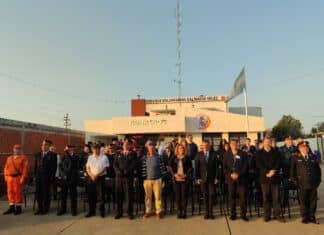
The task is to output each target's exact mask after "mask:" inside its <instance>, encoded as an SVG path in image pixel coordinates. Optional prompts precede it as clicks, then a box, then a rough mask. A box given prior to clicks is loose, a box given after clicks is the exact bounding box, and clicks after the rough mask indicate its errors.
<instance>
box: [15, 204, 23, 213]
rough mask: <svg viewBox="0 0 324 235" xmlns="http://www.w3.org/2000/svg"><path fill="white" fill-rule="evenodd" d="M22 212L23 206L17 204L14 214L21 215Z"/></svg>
mask: <svg viewBox="0 0 324 235" xmlns="http://www.w3.org/2000/svg"><path fill="white" fill-rule="evenodd" d="M21 212H22V209H21V206H16V208H15V213H14V215H20V214H21Z"/></svg>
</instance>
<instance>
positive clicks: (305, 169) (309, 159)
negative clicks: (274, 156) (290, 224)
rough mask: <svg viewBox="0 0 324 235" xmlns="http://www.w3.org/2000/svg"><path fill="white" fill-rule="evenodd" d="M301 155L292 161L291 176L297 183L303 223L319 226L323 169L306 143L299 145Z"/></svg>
mask: <svg viewBox="0 0 324 235" xmlns="http://www.w3.org/2000/svg"><path fill="white" fill-rule="evenodd" d="M298 149H299V154H298V156H296V157H294V158H293V159H292V164H291V169H290V175H291V178H292V180H295V181H296V183H297V189H298V195H299V201H300V214H301V216H302V223H305V224H306V223H314V224H317V223H318V222H317V220H316V217H315V212H316V206H317V188H318V186H319V185H320V183H321V168H320V166H319V164H318V162H317V161H316V159H315V156H314V155H313V154H311V152H310V151H309V148H308V146H307V144H306V143H304V142H301V143H299V144H298Z"/></svg>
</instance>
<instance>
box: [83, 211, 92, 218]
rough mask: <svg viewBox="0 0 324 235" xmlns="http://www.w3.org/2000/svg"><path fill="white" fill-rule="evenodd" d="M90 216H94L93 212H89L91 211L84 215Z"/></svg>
mask: <svg viewBox="0 0 324 235" xmlns="http://www.w3.org/2000/svg"><path fill="white" fill-rule="evenodd" d="M92 216H94V213H91V212H89V213H88V214H86V215H85V217H86V218H90V217H92Z"/></svg>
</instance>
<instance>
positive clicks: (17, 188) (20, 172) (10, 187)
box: [3, 145, 28, 215]
mask: <svg viewBox="0 0 324 235" xmlns="http://www.w3.org/2000/svg"><path fill="white" fill-rule="evenodd" d="M4 175H5V181H6V182H7V194H8V201H9V209H8V210H7V211H5V212H4V213H3V214H4V215H8V214H12V213H14V214H15V215H19V214H21V205H22V203H23V192H22V191H23V187H24V182H25V180H26V179H27V176H28V161H27V157H26V156H25V155H23V154H22V152H21V146H20V145H14V147H13V155H12V156H9V157H8V158H7V161H6V164H5V167H4Z"/></svg>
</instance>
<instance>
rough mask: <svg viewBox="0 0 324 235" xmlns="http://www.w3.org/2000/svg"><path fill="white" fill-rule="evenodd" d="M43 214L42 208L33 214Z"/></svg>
mask: <svg viewBox="0 0 324 235" xmlns="http://www.w3.org/2000/svg"><path fill="white" fill-rule="evenodd" d="M42 214H43V211H42V210H37V211H36V212H35V213H34V215H42Z"/></svg>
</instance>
